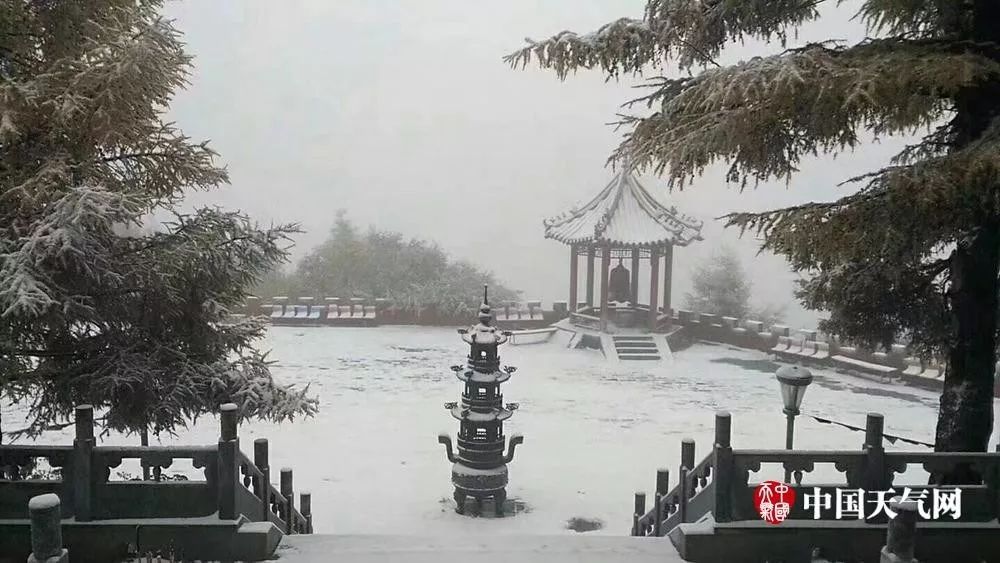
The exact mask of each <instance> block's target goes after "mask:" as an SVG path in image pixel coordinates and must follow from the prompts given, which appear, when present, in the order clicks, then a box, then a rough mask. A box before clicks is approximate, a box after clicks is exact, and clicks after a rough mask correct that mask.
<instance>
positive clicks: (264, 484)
mask: <svg viewBox="0 0 1000 563" xmlns="http://www.w3.org/2000/svg"><path fill="white" fill-rule="evenodd" d="M253 464H254V465H256V466H257V470H258V471H260V474H261V478H260V481H261V483H260V489H259V492H258V493H257V498H259V499H260V501H261V514H260V521H261V522H270V521H271V467H270V465H269V464H268V461H267V438H257V439H256V440H254V441H253Z"/></svg>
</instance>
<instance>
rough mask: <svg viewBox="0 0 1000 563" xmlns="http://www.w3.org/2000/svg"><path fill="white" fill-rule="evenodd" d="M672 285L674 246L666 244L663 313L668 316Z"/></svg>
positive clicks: (670, 305) (664, 249) (671, 303)
mask: <svg viewBox="0 0 1000 563" xmlns="http://www.w3.org/2000/svg"><path fill="white" fill-rule="evenodd" d="M673 283H674V245H672V244H668V245H667V246H665V247H664V248H663V312H664V313H666V314H670V309H671V307H673V301H672V300H671V299H670V297H671V295H670V294H671V286H672V285H673Z"/></svg>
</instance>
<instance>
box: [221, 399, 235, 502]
mask: <svg viewBox="0 0 1000 563" xmlns="http://www.w3.org/2000/svg"><path fill="white" fill-rule="evenodd" d="M237 408H238V407H237V406H236V405H235V404H233V403H226V404H224V405H222V406H221V407H219V423H220V426H221V431H220V433H219V519H220V520H235V519H236V485H237V479H238V478H239V467H238V466H237V464H236V454H237V453H238V452H239V448H240V441H239V436H238V435H237V417H238V415H239V413H238V410H237Z"/></svg>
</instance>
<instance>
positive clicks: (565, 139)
mask: <svg viewBox="0 0 1000 563" xmlns="http://www.w3.org/2000/svg"><path fill="white" fill-rule="evenodd" d="M644 4H645V3H644V2H642V1H638V0H627V1H621V0H616V1H610V0H604V1H597V0H574V1H570V0H549V1H547V2H545V3H544V4H543V3H541V2H527V1H508V2H501V3H489V4H487V3H470V2H462V1H458V0H420V1H417V0H412V1H393V2H388V1H372V0H338V1H337V2H327V1H324V0H294V1H286V2H281V3H277V2H265V1H263V0H243V1H241V2H174V3H171V4H169V6H168V12H167V15H168V17H170V18H173V19H175V20H176V25H177V27H178V28H179V29H180V30H182V31H183V32H184V33H185V40H186V42H187V43H188V52H189V53H190V54H192V55H194V56H195V61H194V62H195V70H194V72H193V74H192V76H191V77H190V86H189V88H188V89H187V90H186V91H183V92H181V93H180V94H179V95H178V97H177V98H176V100H175V102H174V104H173V106H172V108H171V112H170V113H171V118H172V119H174V120H176V121H177V122H178V123H179V124H180V125H181V127H182V128H183V129H184V130H185V132H186V133H187V134H188V135H190V136H191V137H193V138H194V139H197V140H201V139H210V140H211V143H212V146H213V148H214V149H215V150H216V151H218V152H219V153H220V155H221V160H222V162H223V163H224V164H226V165H227V167H228V169H229V173H230V176H231V181H232V185H231V186H228V187H226V188H223V189H221V190H218V191H214V192H211V193H205V194H194V195H193V196H191V197H190V198H189V199H188V200H187V202H186V204H187V205H190V206H196V205H206V204H211V205H221V206H223V207H227V208H238V209H242V210H243V211H245V212H246V213H248V214H249V215H251V216H252V217H254V218H255V219H257V220H259V221H261V222H263V223H270V222H274V223H285V222H296V223H299V224H300V225H301V227H302V228H303V229H304V231H305V232H304V233H303V234H301V235H299V236H298V237H297V239H296V246H295V248H294V249H293V260H297V259H298V258H300V257H302V256H303V255H305V254H306V253H307V252H308V251H309V250H310V249H311V248H312V247H314V246H315V245H317V244H319V243H320V242H321V241H322V240H324V239H325V238H326V236H327V234H328V232H329V229H330V227H331V226H332V224H333V220H334V218H335V215H336V212H337V210H338V209H341V208H343V209H345V210H347V212H348V217H349V218H350V219H351V220H352V221H354V222H355V223H357V224H359V225H362V226H366V225H376V226H378V227H379V228H383V229H391V230H395V231H400V232H402V233H403V234H404V235H406V236H408V237H416V238H421V239H427V240H432V241H436V242H438V243H440V245H441V246H442V247H443V248H444V249H445V250H446V251H447V252H448V253H449V254H450V255H451V256H453V257H454V258H458V259H467V260H470V261H472V262H474V263H476V264H477V265H480V266H482V267H484V268H487V269H490V270H492V271H494V272H495V273H496V274H497V276H498V278H499V279H501V280H503V281H504V282H505V283H506V284H508V285H509V286H511V287H514V288H517V289H520V290H523V296H524V297H525V298H527V299H542V300H544V301H546V302H551V301H553V300H565V299H567V296H568V290H567V285H568V270H569V250H568V248H567V247H565V246H563V245H561V244H559V243H556V242H554V241H549V240H545V239H544V238H543V228H542V220H543V219H545V218H547V217H550V216H554V215H558V214H559V213H561V212H563V211H565V210H568V209H569V208H570V207H572V206H573V205H574V204H577V203H582V202H585V201H587V200H589V199H590V198H591V197H592V196H594V195H595V194H596V193H597V192H598V191H599V190H600V189H601V188H602V187H603V186H604V185H605V184H606V183H607V182H608V181H609V180H610V179H611V175H612V171H611V170H610V169H609V168H607V167H606V160H607V157H608V156H609V154H610V153H611V151H612V150H613V149H614V148H615V147H616V146H617V144H618V142H619V139H620V136H621V132H616V131H615V130H614V128H613V127H612V126H609V125H608V123H609V122H612V121H614V120H615V116H616V114H617V113H618V112H620V111H622V110H621V104H622V103H623V102H625V101H627V100H629V99H632V98H634V97H636V96H637V95H640V94H641V92H639V91H636V90H635V89H634V88H633V87H634V86H636V85H639V84H641V83H642V80H641V78H638V77H636V78H633V77H626V78H623V79H622V80H621V81H619V82H614V81H610V82H606V81H605V78H604V76H603V75H602V74H601V73H600V72H598V71H593V72H584V73H579V74H577V75H575V76H570V77H569V78H568V79H567V80H566V81H565V82H560V81H559V80H558V78H557V77H556V76H555V74H554V73H553V72H550V71H541V70H538V69H534V68H529V69H527V70H524V71H522V70H512V69H511V68H509V67H508V66H507V65H506V64H505V63H504V62H503V61H502V60H501V59H502V57H503V56H504V55H506V54H508V53H510V52H511V51H513V50H514V49H516V48H518V47H520V46H522V45H523V41H524V39H523V38H524V37H532V38H535V39H542V38H544V37H547V36H549V35H551V34H553V33H556V32H558V31H561V30H563V29H572V30H574V31H578V32H589V31H592V30H595V29H597V28H598V27H599V26H600V25H602V24H604V23H607V22H610V21H612V20H614V19H617V18H619V17H623V16H629V17H640V16H641V15H642V10H643V6H644ZM853 4H855V3H850V2H849V3H845V4H842V5H840V7H839V8H836V9H835V10H832V9H827V10H826V15H825V17H824V18H823V19H822V20H820V21H819V22H817V23H815V24H813V25H807V26H804V27H803V28H802V30H801V31H800V33H799V34H798V35H797V37H794V38H789V40H788V46H789V47H791V46H795V45H802V44H805V43H808V42H810V41H818V40H823V39H827V38H830V37H836V38H839V39H843V40H845V41H857V40H860V39H862V38H863V37H864V35H865V29H864V27H863V26H862V24H861V23H860V22H857V21H852V18H851V15H852V14H853V13H854V10H853V9H852V7H853V6H852V5H853ZM835 6H836V5H835ZM782 48H783V47H782V46H781V45H780V44H778V43H771V44H762V43H747V44H743V45H734V46H732V47H731V48H729V49H727V50H726V52H724V53H723V55H722V56H721V57H720V58H719V63H720V64H727V63H732V62H737V61H739V60H741V59H748V58H750V57H753V56H760V55H767V54H773V53H777V52H779V51H780V50H782ZM667 72H673V69H672V68H670V67H668V68H667ZM654 74H655V72H653V73H650V75H654ZM636 111H639V112H644V111H645V110H644V108H639V109H637V110H636ZM905 143H906V139H895V138H894V139H888V140H882V142H881V143H872V144H871V145H870V146H865V147H862V149H863V150H859V151H858V152H856V153H853V154H845V155H841V157H840V158H839V159H833V158H829V157H824V158H817V159H815V160H812V161H807V162H804V163H803V164H802V167H801V171H800V172H799V173H798V174H797V175H796V176H794V177H793V178H792V180H791V181H790V182H789V183H788V184H787V185H786V184H785V183H784V182H774V183H768V184H762V185H760V186H758V187H756V188H753V187H751V188H748V189H747V190H746V191H744V192H743V193H740V190H739V188H738V186H727V185H726V183H725V180H724V173H725V165H724V164H720V165H718V166H715V167H713V168H711V169H709V170H708V171H706V173H705V174H704V175H703V176H702V177H701V178H700V179H699V180H697V181H695V182H694V184H693V185H692V186H690V187H688V188H687V189H685V190H684V191H674V192H669V191H668V189H667V187H666V185H665V183H664V181H663V180H661V179H658V178H656V177H651V176H644V177H642V178H641V181H642V182H643V184H644V185H645V186H646V188H647V189H648V190H649V191H650V192H651V193H653V194H654V195H655V196H656V197H658V198H659V199H660V200H661V201H663V202H665V203H667V204H668V205H670V204H672V205H676V206H677V207H678V208H679V209H680V210H681V211H682V212H684V213H686V214H689V215H693V216H695V217H698V218H700V219H702V220H704V221H705V227H704V229H703V234H704V237H705V240H704V241H702V242H700V243H696V244H695V245H693V246H692V247H690V248H682V249H677V251H676V252H675V269H674V272H675V273H674V290H673V300H674V304H675V307H680V306H682V304H683V301H684V294H685V293H686V292H687V291H688V290H689V288H690V271H691V269H692V267H693V266H694V265H695V264H696V263H697V262H698V261H700V260H702V259H704V258H705V257H707V256H710V255H711V254H712V253H713V252H714V251H715V250H716V249H717V248H718V247H719V246H720V245H723V244H725V245H729V246H731V247H733V248H735V249H736V250H737V251H738V253H739V255H740V257H741V259H742V260H743V264H744V267H745V268H746V270H747V272H748V274H749V276H750V277H751V280H752V283H753V302H754V304H756V305H766V304H778V305H781V304H785V305H788V311H787V315H786V317H787V322H788V323H789V324H792V325H793V326H813V325H814V324H815V322H816V320H817V317H818V315H817V314H816V313H815V312H810V311H805V310H804V309H802V308H801V307H800V306H799V305H798V303H796V302H795V300H794V297H793V295H792V292H793V289H794V280H795V279H796V276H795V274H793V273H792V272H791V271H790V270H789V268H788V266H787V263H786V262H785V261H784V260H783V259H782V258H780V257H776V256H773V255H769V254H758V250H759V242H758V241H757V240H755V239H754V238H753V237H752V236H749V235H748V236H746V237H744V238H742V239H741V238H740V237H739V232H738V231H736V230H733V229H728V230H727V229H723V228H722V224H721V222H719V221H716V220H715V219H716V218H717V217H720V216H722V215H724V214H726V213H729V212H732V211H747V210H749V211H759V210H766V209H772V208H778V207H784V206H788V205H795V204H800V203H804V202H808V201H829V200H833V199H836V198H839V197H841V196H843V195H847V194H848V193H851V192H852V191H854V190H856V189H857V186H846V187H838V186H837V184H838V183H839V182H841V181H843V180H845V179H847V178H850V177H852V176H855V175H857V174H859V173H863V172H866V171H869V170H872V169H876V168H878V167H880V166H882V165H885V164H886V163H887V162H888V160H889V158H890V157H891V156H892V155H893V154H895V153H896V152H897V151H898V150H899V149H900V148H901V147H902V146H903V145H904V144H905ZM641 279H645V278H641Z"/></svg>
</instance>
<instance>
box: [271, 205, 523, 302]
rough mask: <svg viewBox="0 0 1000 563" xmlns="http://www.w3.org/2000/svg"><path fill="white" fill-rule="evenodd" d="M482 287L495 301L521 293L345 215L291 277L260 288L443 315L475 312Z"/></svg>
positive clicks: (276, 277) (430, 248)
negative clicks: (378, 301)
mask: <svg viewBox="0 0 1000 563" xmlns="http://www.w3.org/2000/svg"><path fill="white" fill-rule="evenodd" d="M483 284H489V285H490V297H491V300H495V302H499V301H504V300H512V299H516V298H517V297H518V292H516V291H514V290H511V289H509V288H507V287H504V286H503V285H502V284H500V283H499V282H497V280H496V278H495V277H494V276H493V274H492V273H490V272H486V271H483V270H481V269H479V268H478V267H476V266H475V265H473V264H470V263H468V262H464V261H453V260H450V259H449V258H448V255H447V254H446V253H445V252H444V251H443V250H441V248H440V247H438V246H437V245H436V244H434V243H428V242H425V241H422V240H417V239H412V240H406V239H405V238H404V237H403V235H402V234H400V233H397V232H392V231H382V230H378V229H375V228H370V229H369V230H368V232H367V233H364V234H362V233H360V232H359V231H358V229H357V227H356V226H355V225H354V224H353V223H352V222H351V221H350V220H349V219H348V218H347V216H346V214H345V212H344V211H340V212H338V213H337V219H336V221H335V222H334V225H333V227H332V228H331V230H330V236H329V237H328V238H327V240H326V241H324V242H323V243H322V244H320V245H319V246H318V247H316V248H315V249H314V250H313V251H312V252H310V253H309V254H308V255H307V256H306V257H305V258H303V259H302V260H301V261H300V262H299V263H298V265H297V267H296V269H295V271H294V272H293V273H288V274H284V273H281V272H274V273H272V274H270V275H269V276H267V277H266V278H265V279H264V280H263V281H262V282H261V284H260V285H259V286H258V288H257V293H258V294H259V295H262V296H267V297H273V296H275V295H290V296H303V295H311V296H323V297H367V298H386V299H388V300H389V301H390V303H391V305H392V307H394V308H396V309H398V310H401V311H407V312H414V313H423V312H424V311H433V312H435V313H438V314H442V315H459V314H471V313H473V312H474V311H475V310H476V308H477V307H478V306H479V304H480V303H481V302H482V299H483V297H482V288H483Z"/></svg>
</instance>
